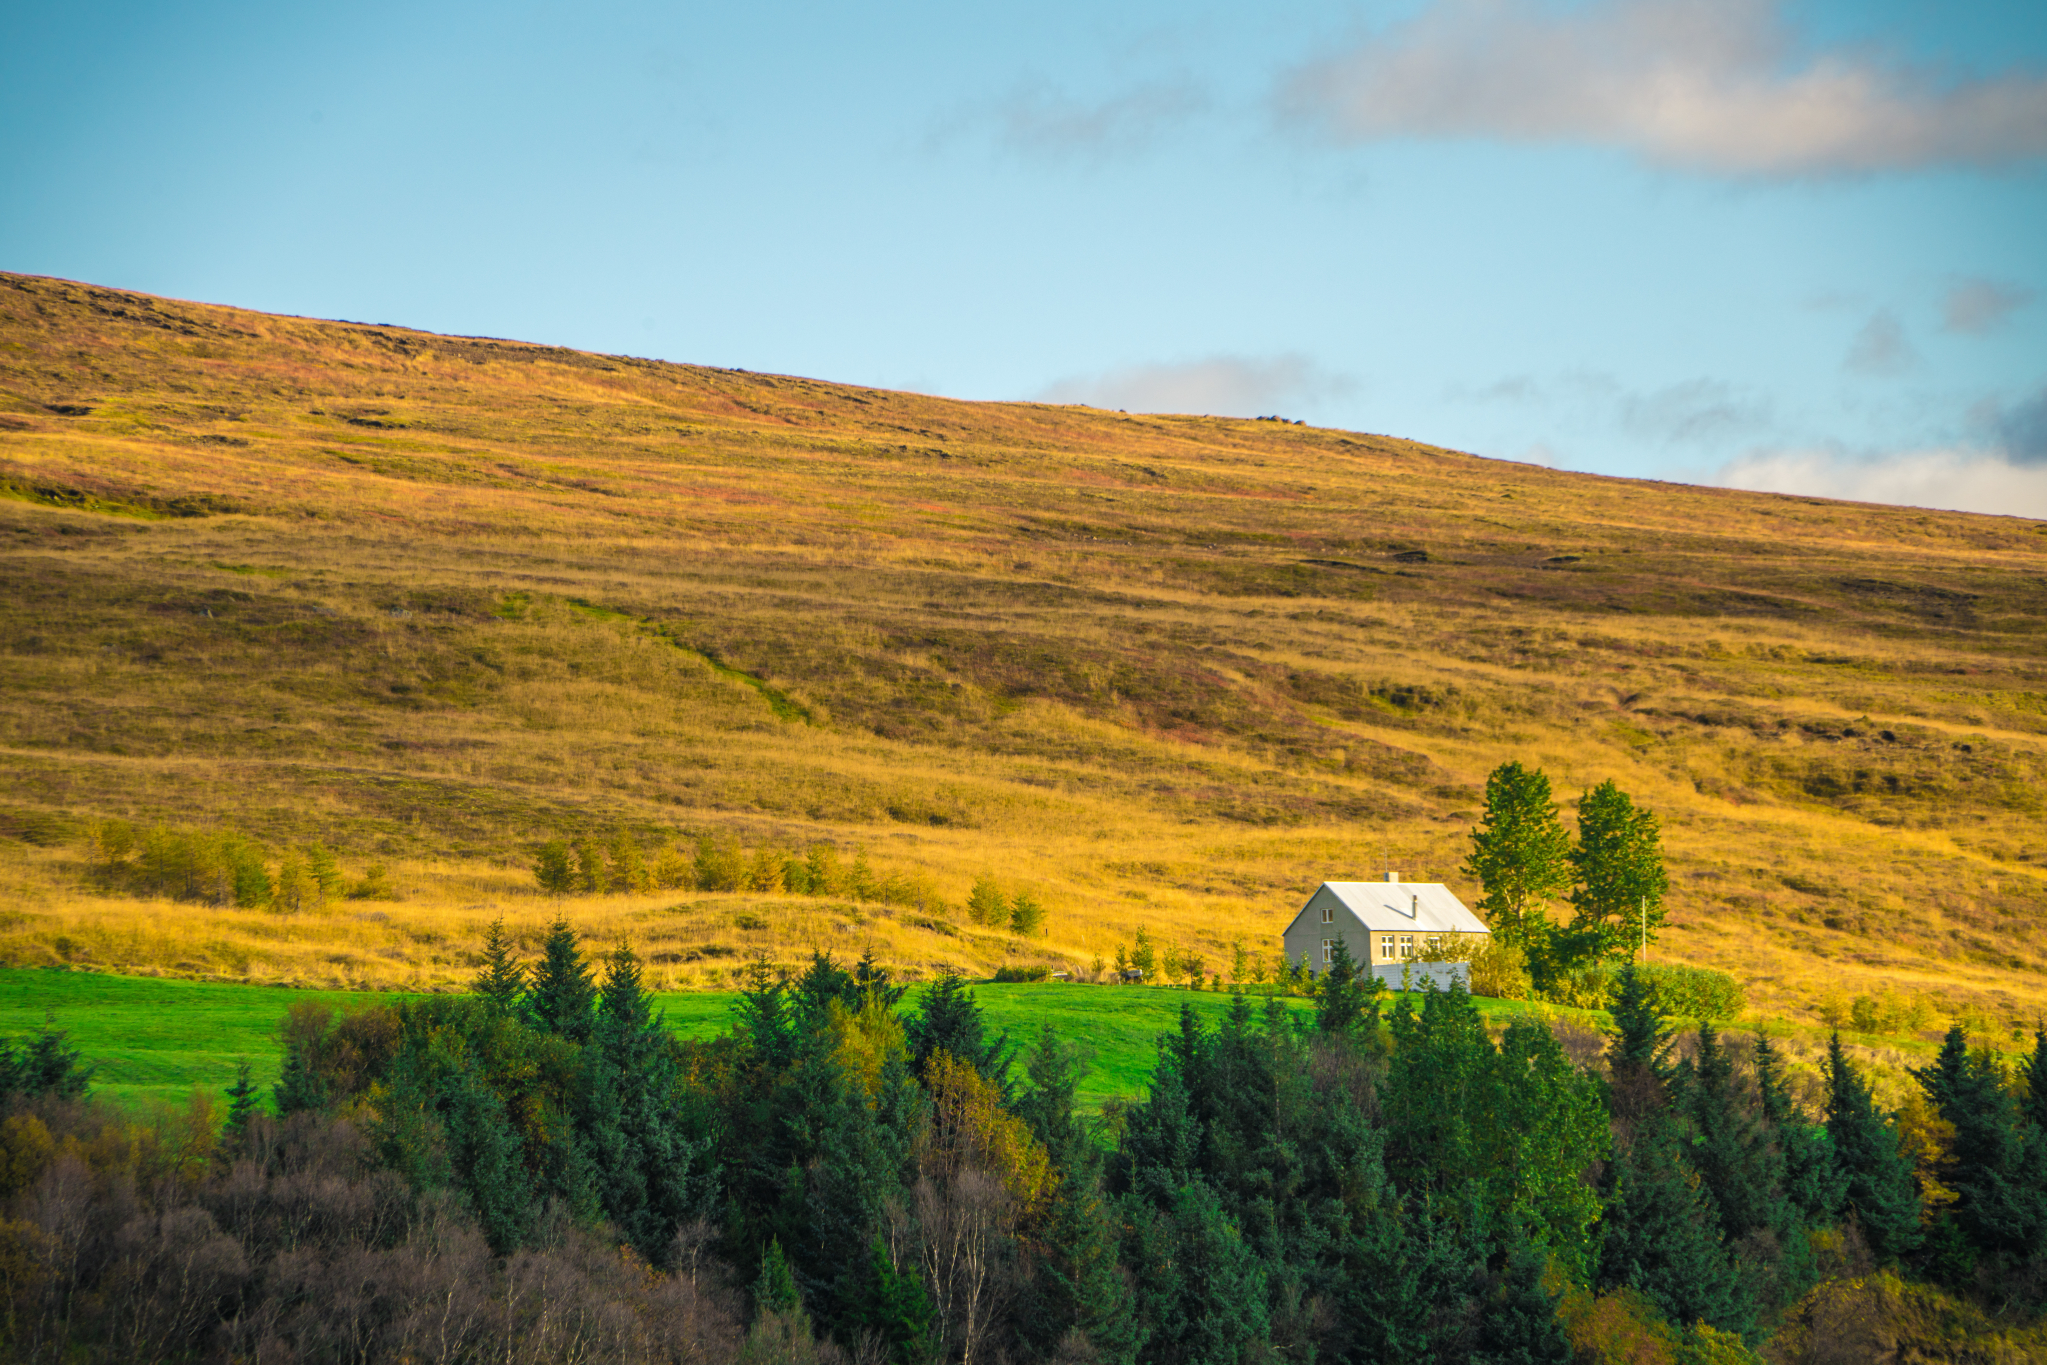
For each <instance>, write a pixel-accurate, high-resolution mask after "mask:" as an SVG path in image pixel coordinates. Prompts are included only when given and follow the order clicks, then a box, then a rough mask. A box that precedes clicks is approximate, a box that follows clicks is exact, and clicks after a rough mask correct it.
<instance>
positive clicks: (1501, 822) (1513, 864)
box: [1464, 761, 1571, 965]
mask: <svg viewBox="0 0 2047 1365" xmlns="http://www.w3.org/2000/svg"><path fill="white" fill-rule="evenodd" d="M1570 851H1571V839H1570V836H1569V835H1568V834H1566V833H1564V826H1563V824H1562V822H1561V821H1559V820H1558V819H1557V808H1556V803H1555V801H1553V800H1552V799H1551V796H1550V785H1549V778H1548V776H1547V775H1545V774H1544V773H1543V771H1542V770H1541V769H1540V768H1524V767H1522V766H1521V764H1520V763H1519V762H1518V761H1517V762H1509V763H1503V764H1501V765H1500V766H1499V767H1497V768H1495V769H1493V771H1492V774H1491V775H1490V776H1489V777H1487V778H1486V805H1485V815H1484V816H1483V818H1482V820H1481V823H1480V824H1479V826H1478V827H1477V828H1476V829H1474V830H1472V831H1471V854H1470V856H1469V857H1467V858H1466V859H1465V860H1464V871H1465V873H1466V874H1467V875H1469V876H1471V877H1474V878H1476V879H1477V881H1478V883H1479V885H1480V886H1481V887H1482V888H1483V889H1484V894H1483V895H1482V896H1480V898H1479V901H1478V905H1477V909H1478V910H1479V911H1480V913H1482V914H1484V915H1485V917H1486V922H1487V924H1488V925H1489V926H1490V927H1491V929H1492V931H1493V937H1494V938H1495V939H1497V940H1498V941H1499V942H1501V943H1512V944H1519V945H1521V946H1522V947H1523V948H1524V949H1526V950H1527V952H1528V956H1529V959H1530V962H1531V965H1533V964H1535V963H1537V962H1539V961H1544V960H1546V954H1547V952H1548V947H1549V944H1548V940H1549V934H1550V930H1551V928H1552V926H1551V925H1550V922H1549V920H1548V917H1547V915H1546V914H1545V912H1544V905H1545V903H1546V902H1547V901H1548V900H1549V899H1550V898H1551V897H1553V896H1556V895H1558V894H1559V893H1561V892H1562V891H1564V890H1565V889H1566V888H1567V887H1569V885H1570V883H1571V865H1570Z"/></svg>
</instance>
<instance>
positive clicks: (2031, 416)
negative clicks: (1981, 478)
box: [1993, 384, 2047, 466]
mask: <svg viewBox="0 0 2047 1365" xmlns="http://www.w3.org/2000/svg"><path fill="white" fill-rule="evenodd" d="M1993 425H1994V430H1995V431H1996V432H1997V440H1998V443H1999V445H2001V446H2002V447H2003V449H2004V454H2005V456H2006V458H2008V459H2010V460H2012V461H2013V462H2014V463H2016V464H2022V465H2028V466H2031V465H2041V466H2047V384H2042V385H2041V386H2040V391H2039V392H2038V393H2036V394H2034V395H2033V396H2032V397H2031V398H2027V399H2024V400H2022V401H2020V402H2018V403H2016V404H2014V405H2012V406H2011V407H2009V408H2006V409H2004V410H2003V411H2002V412H2000V413H1998V414H1997V417H1996V419H1995V422H1994V424H1993Z"/></svg>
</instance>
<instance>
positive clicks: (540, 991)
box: [524, 920, 597, 1043]
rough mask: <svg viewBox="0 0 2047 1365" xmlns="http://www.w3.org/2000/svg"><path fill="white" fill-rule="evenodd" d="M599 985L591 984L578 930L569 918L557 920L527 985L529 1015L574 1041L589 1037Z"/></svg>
mask: <svg viewBox="0 0 2047 1365" xmlns="http://www.w3.org/2000/svg"><path fill="white" fill-rule="evenodd" d="M596 1003H597V988H596V987H595V986H594V985H592V984H591V981H590V969H589V968H588V967H587V966H585V965H584V963H583V952H582V949H581V948H580V947H579V946H578V945H577V941H576V931H575V930H573V929H571V928H569V924H568V921H567V920H556V921H555V922H554V925H553V926H552V927H551V928H550V929H549V930H548V933H547V941H546V942H545V943H544V944H542V945H541V949H540V961H539V962H538V963H536V964H535V965H534V968H533V979H532V984H531V985H530V986H529V987H528V988H527V991H526V999H525V1002H524V1005H525V1014H526V1017H527V1018H528V1019H529V1020H531V1021H532V1023H533V1026H534V1027H535V1028H537V1029H540V1030H542V1031H543V1032H546V1033H552V1034H555V1035H556V1036H558V1037H562V1038H566V1039H568V1040H569V1041H570V1042H572V1043H586V1042H588V1041H590V1029H591V1025H592V1022H593V1019H592V1013H591V1012H592V1010H593V1008H594V1007H595V1005H596Z"/></svg>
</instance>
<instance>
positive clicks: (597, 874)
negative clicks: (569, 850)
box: [575, 839, 604, 896]
mask: <svg viewBox="0 0 2047 1365" xmlns="http://www.w3.org/2000/svg"><path fill="white" fill-rule="evenodd" d="M575 855H576V874H575V889H576V890H577V891H579V892H581V893H582V894H583V895H585V896H594V895H596V894H597V893H598V892H600V891H602V890H603V889H604V849H603V848H602V847H601V846H600V845H599V844H598V843H597V842H596V841H595V840H592V839H578V840H577V841H576V847H575Z"/></svg>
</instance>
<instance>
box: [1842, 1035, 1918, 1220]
mask: <svg viewBox="0 0 2047 1365" xmlns="http://www.w3.org/2000/svg"><path fill="white" fill-rule="evenodd" d="M1827 1136H1828V1137H1829V1138H1830V1139H1831V1140H1832V1142H1833V1145H1834V1153H1835V1156H1836V1158H1837V1159H1838V1160H1839V1162H1840V1167H1841V1172H1842V1174H1843V1175H1844V1176H1846V1177H1847V1186H1848V1190H1847V1205H1848V1207H1849V1208H1850V1209H1852V1210H1854V1212H1855V1216H1856V1218H1857V1219H1858V1220H1859V1221H1860V1222H1861V1224H1862V1231H1863V1234H1864V1235H1865V1236H1866V1237H1867V1238H1868V1239H1869V1244H1870V1248H1871V1250H1873V1251H1875V1252H1876V1254H1877V1256H1878V1257H1880V1258H1881V1259H1883V1260H1895V1259H1897V1258H1898V1257H1900V1256H1908V1255H1910V1254H1911V1253H1912V1252H1914V1251H1916V1250H1918V1248H1919V1244H1920V1242H1921V1241H1922V1240H1923V1236H1924V1234H1923V1233H1922V1232H1921V1231H1920V1226H1919V1191H1918V1187H1917V1185H1916V1184H1915V1183H1914V1181H1913V1179H1912V1160H1911V1158H1910V1157H1908V1156H1906V1155H1905V1154H1904V1153H1903V1152H1901V1151H1900V1150H1899V1149H1898V1130H1897V1126H1896V1125H1895V1124H1893V1123H1891V1122H1890V1121H1889V1120H1888V1119H1886V1118H1885V1117H1884V1116H1883V1115H1882V1114H1880V1113H1879V1112H1877V1107H1876V1099H1875V1097H1874V1096H1873V1095H1872V1094H1871V1093H1870V1089H1869V1084H1868V1082H1866V1081H1864V1080H1863V1079H1862V1076H1861V1074H1860V1073H1859V1072H1857V1071H1856V1069H1855V1067H1854V1064H1853V1063H1851V1062H1850V1061H1849V1060H1848V1054H1847V1053H1845V1052H1844V1051H1842V1049H1841V1035H1840V1034H1839V1033H1836V1034H1835V1035H1834V1036H1833V1038H1832V1039H1831V1040H1830V1041H1829V1042H1828V1044H1827Z"/></svg>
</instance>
